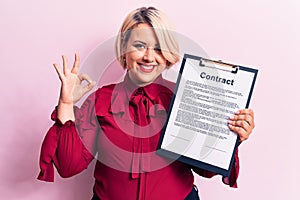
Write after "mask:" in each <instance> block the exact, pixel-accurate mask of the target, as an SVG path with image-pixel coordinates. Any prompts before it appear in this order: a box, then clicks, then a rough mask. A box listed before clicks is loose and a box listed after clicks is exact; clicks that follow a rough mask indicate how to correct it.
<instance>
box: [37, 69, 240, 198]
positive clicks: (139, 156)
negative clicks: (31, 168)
mask: <svg viewBox="0 0 300 200" xmlns="http://www.w3.org/2000/svg"><path fill="white" fill-rule="evenodd" d="M174 85H175V84H174V83H171V82H169V81H167V80H164V79H163V78H162V77H161V76H160V77H158V78H157V80H156V81H155V83H152V84H150V85H147V86H145V87H142V88H137V87H136V86H135V85H134V84H133V83H132V82H131V80H130V79H129V77H128V75H127V76H126V77H125V79H124V81H123V82H121V83H118V84H112V85H108V86H105V87H102V88H100V89H98V90H97V91H96V92H95V93H93V94H92V95H90V96H89V97H88V98H87V100H86V101H85V102H84V103H83V105H82V106H81V108H80V109H78V108H75V119H76V121H75V123H74V122H72V121H68V122H66V123H65V124H62V123H61V122H60V121H59V120H58V119H57V118H56V111H54V112H53V113H52V116H51V117H52V119H53V120H54V121H55V123H54V125H53V126H52V127H51V128H50V129H49V131H48V133H47V134H46V136H45V139H44V141H43V144H42V148H41V155H40V168H41V171H40V174H39V176H38V179H40V180H44V181H54V168H53V164H54V165H55V167H56V168H57V171H58V173H59V174H60V175H61V176H62V177H70V176H73V175H75V174H77V173H79V172H81V171H82V170H84V169H86V168H87V166H88V165H89V163H90V162H91V161H92V160H93V159H94V157H96V158H97V162H96V167H95V172H94V177H95V185H94V191H95V193H96V194H97V196H98V197H99V198H100V199H103V200H114V199H117V200H122V199H126V200H128V199H139V200H140V199H172V200H177V199H178V200H182V199H184V198H185V197H186V196H187V195H188V194H189V192H190V191H191V190H192V187H193V183H194V177H193V174H192V171H191V169H193V171H194V172H196V173H197V174H199V175H201V176H204V177H212V176H214V175H215V174H214V173H211V172H208V171H205V170H202V169H199V168H194V167H191V166H188V165H186V164H183V163H181V162H178V161H173V160H169V159H166V158H163V157H161V156H159V155H157V154H156V153H155V150H156V148H157V145H158V141H159V139H160V135H161V129H162V127H163V124H164V122H165V119H166V113H167V110H168V108H169V105H170V101H171V98H172V94H173V93H172V91H173V89H174ZM238 172H239V159H238V152H237V151H236V154H235V165H234V167H233V168H232V171H231V174H230V176H229V177H223V182H224V183H225V184H228V185H230V186H231V187H237V184H236V180H237V177H238Z"/></svg>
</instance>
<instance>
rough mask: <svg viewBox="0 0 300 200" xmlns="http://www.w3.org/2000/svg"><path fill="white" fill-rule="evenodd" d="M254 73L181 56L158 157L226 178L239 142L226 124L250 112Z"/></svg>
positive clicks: (233, 65) (238, 67) (209, 60)
mask: <svg viewBox="0 0 300 200" xmlns="http://www.w3.org/2000/svg"><path fill="white" fill-rule="evenodd" d="M257 73H258V70H257V69H254V68H250V67H244V66H240V65H235V64H230V63H224V62H222V61H216V60H211V59H207V58H202V57H199V56H194V55H190V54H184V57H183V60H182V63H181V68H180V71H179V75H178V78H177V81H176V87H175V90H174V95H173V97H172V100H171V104H170V108H169V111H168V115H167V119H166V123H165V125H164V128H163V130H162V134H161V137H160V141H159V144H158V148H157V151H156V152H157V154H158V155H160V156H162V157H166V158H171V159H173V160H177V161H180V162H183V163H186V164H188V165H190V166H192V167H197V168H202V169H204V170H208V171H210V172H214V173H216V174H220V175H223V176H225V177H227V176H229V174H230V171H231V168H232V166H233V164H234V155H235V152H236V149H237V146H238V144H239V138H238V136H237V134H236V133H233V132H232V131H230V130H229V128H228V127H227V121H228V118H229V117H230V116H232V115H233V114H234V112H235V111H237V110H239V109H242V108H248V107H249V104H250V100H251V97H252V93H253V89H254V85H255V81H256V77H257Z"/></svg>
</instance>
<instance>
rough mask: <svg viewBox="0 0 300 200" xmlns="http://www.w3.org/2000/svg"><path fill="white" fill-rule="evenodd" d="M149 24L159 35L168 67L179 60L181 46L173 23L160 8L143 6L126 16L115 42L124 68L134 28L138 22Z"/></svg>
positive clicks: (117, 54) (118, 56) (119, 59)
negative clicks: (173, 28) (126, 49)
mask: <svg viewBox="0 0 300 200" xmlns="http://www.w3.org/2000/svg"><path fill="white" fill-rule="evenodd" d="M141 23H146V24H149V25H150V26H151V27H152V28H153V30H154V32H155V35H156V36H157V39H158V42H159V45H160V48H161V50H162V55H163V56H164V58H165V59H166V60H167V67H170V66H172V65H173V64H175V63H176V62H178V61H179V59H180V57H179V46H178V42H177V40H176V38H175V35H174V34H173V32H172V31H171V23H170V22H169V21H168V19H167V17H166V16H165V15H164V13H162V12H161V11H160V10H158V9H156V8H154V7H148V8H146V7H142V8H138V9H135V10H133V11H132V12H131V13H129V14H128V15H127V17H126V18H125V20H124V22H123V24H122V26H121V28H120V30H119V33H118V36H117V38H116V43H115V51H116V56H117V59H118V61H119V62H120V64H121V65H122V66H123V68H125V69H126V62H125V57H124V55H125V48H126V45H127V42H128V40H129V37H130V33H131V31H132V29H134V28H135V27H136V26H137V25H138V24H141Z"/></svg>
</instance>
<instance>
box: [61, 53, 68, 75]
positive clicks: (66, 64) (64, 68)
mask: <svg viewBox="0 0 300 200" xmlns="http://www.w3.org/2000/svg"><path fill="white" fill-rule="evenodd" d="M62 60H63V70H64V74H65V76H66V75H67V74H68V59H67V57H66V56H65V55H62Z"/></svg>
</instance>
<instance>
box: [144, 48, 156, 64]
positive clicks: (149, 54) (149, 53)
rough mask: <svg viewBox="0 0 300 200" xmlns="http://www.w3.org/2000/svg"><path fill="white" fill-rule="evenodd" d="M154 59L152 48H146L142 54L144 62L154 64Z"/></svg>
mask: <svg viewBox="0 0 300 200" xmlns="http://www.w3.org/2000/svg"><path fill="white" fill-rule="evenodd" d="M154 58H155V55H154V48H151V47H148V48H147V49H146V51H145V54H144V60H146V61H148V62H154Z"/></svg>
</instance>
